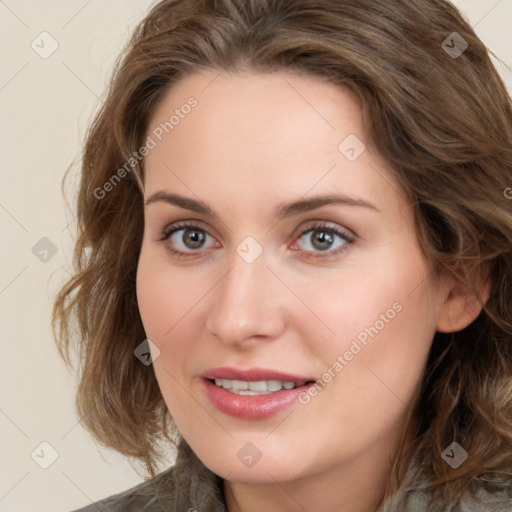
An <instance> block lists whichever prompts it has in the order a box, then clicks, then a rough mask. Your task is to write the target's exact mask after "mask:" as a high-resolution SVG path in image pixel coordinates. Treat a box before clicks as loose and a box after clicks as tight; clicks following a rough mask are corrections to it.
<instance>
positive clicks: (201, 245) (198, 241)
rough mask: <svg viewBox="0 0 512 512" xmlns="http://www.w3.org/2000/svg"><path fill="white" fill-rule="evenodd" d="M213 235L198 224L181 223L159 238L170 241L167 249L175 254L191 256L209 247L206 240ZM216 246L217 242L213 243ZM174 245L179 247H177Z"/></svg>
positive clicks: (159, 239) (161, 240)
mask: <svg viewBox="0 0 512 512" xmlns="http://www.w3.org/2000/svg"><path fill="white" fill-rule="evenodd" d="M208 237H210V238H212V239H213V237H211V235H209V234H208V233H207V232H206V231H205V230H204V229H202V228H201V227H200V226H198V225H196V224H189V223H180V224H174V225H173V226H172V227H171V228H169V229H167V230H166V231H164V232H163V233H162V234H161V236H160V237H159V238H158V240H157V241H158V242H164V241H167V240H168V241H170V242H171V243H170V244H167V245H168V247H167V249H168V250H169V252H171V253H173V254H177V255H178V256H179V257H181V256H185V257H188V256H191V255H193V254H194V253H196V252H198V251H199V250H201V249H207V248H208V247H207V246H205V241H206V240H207V238H208ZM213 246H215V244H213ZM174 247H177V249H175V248H174Z"/></svg>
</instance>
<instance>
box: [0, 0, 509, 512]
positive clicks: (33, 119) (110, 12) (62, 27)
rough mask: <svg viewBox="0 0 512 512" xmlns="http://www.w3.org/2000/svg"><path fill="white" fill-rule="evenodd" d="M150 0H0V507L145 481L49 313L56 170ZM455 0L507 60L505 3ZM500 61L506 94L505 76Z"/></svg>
mask: <svg viewBox="0 0 512 512" xmlns="http://www.w3.org/2000/svg"><path fill="white" fill-rule="evenodd" d="M154 3H155V2H151V1H149V0H125V1H124V2H123V1H121V0H109V1H108V2H106V1H99V0H66V1H64V0H47V1H45V2H36V1H35V0H32V1H29V0H6V1H1V0H0V44H1V47H2V67H1V68H0V109H1V112H2V114H1V122H0V130H1V132H0V140H1V141H2V151H1V152H0V169H1V171H0V172H1V173H2V176H1V178H2V181H1V182H2V186H1V188H0V228H1V233H2V241H1V247H2V251H1V254H2V264H1V268H0V311H1V336H2V354H1V356H0V365H1V367H0V379H1V380H0V386H1V389H2V393H1V395H0V432H1V437H0V439H1V440H0V443H1V452H0V511H9V512H35V511H37V512H46V511H52V512H59V511H69V510H72V509H75V508H78V507H79V506H83V505H86V504H89V503H90V502H91V501H95V500H98V499H100V498H102V497H105V496H107V495H111V494H114V493H117V492H120V491H122V490H124V489H127V488H129V487H131V486H133V485H135V484H136V483H138V482H140V481H142V479H141V477H139V476H138V475H137V473H136V472H135V471H134V469H133V468H132V467H131V466H130V465H129V463H128V462H127V461H125V460H123V459H122V458H121V457H120V456H119V455H116V454H114V453H111V452H109V451H106V450H104V449H102V448H100V447H98V446H97V445H96V444H95V443H94V442H93V441H92V439H91V438H90V436H89V435H88V434H87V433H86V432H85V431H84V430H83V428H82V427H81V425H80V422H79V420H78V418H77V416H76V413H75V411H74V406H73V395H74V389H75V384H76V383H75V381H74V378H73V376H72V375H70V374H69V372H68V371H67V370H66V368H65V367H64V365H63V363H62V362H61V361H60V359H59V357H58V355H57V351H56V348H55V346H54V342H53V339H52V336H51V330H50V325H49V318H50V311H51V302H52V298H53V296H54V293H55V291H56V289H57V288H58V286H59V283H61V282H62V281H63V280H64V279H65V278H66V276H67V272H68V269H70V268H71V267H70V261H71V259H70V258H71V250H72V233H73V231H72V230H73V229H74V227H75V226H74V222H73V220H74V219H73V216H72V214H71V212H70V211H69V210H67V209H66V207H65V203H64V200H63V198H62V194H61V189H60V186H61V178H62V175H63V173H64V171H65V169H66V167H67V166H68V165H69V164H70V163H71V162H72V159H73V158H74V157H76V156H77V155H78V153H79V151H80V143H81V141H82V139H83V135H84V133H85V129H86V127H87V124H88V122H89V120H90V119H91V115H92V112H93V110H94V109H95V108H96V107H97V106H98V104H99V98H100V97H101V96H102V93H103V91H104V88H105V84H106V79H107V77H108V75H109V73H110V71H111V68H112V64H113V61H114V59H115V57H116V56H117V54H118V52H119V51H120V50H121V49H122V47H123V45H124V43H125V41H126V39H127V37H128V35H129V33H130V31H131V29H132V28H133V27H134V25H135V24H136V23H137V22H138V21H139V20H140V19H141V18H142V16H143V15H144V13H145V12H146V11H147V10H148V8H149V7H150V5H152V4H154ZM455 3H456V5H457V6H458V7H459V8H460V9H461V10H462V11H463V13H465V14H466V15H467V17H468V19H469V21H470V22H471V24H472V25H473V26H474V27H476V31H477V33H478V34H479V36H480V37H481V38H482V40H483V41H484V42H485V43H486V45H487V46H488V47H489V48H490V49H492V50H493V51H494V52H495V53H497V54H498V55H499V56H500V58H501V59H502V60H503V61H504V62H505V63H506V64H507V65H508V66H510V67H512V33H511V31H510V20H511V19H512V0H457V1H456V2H455ZM44 31H46V32H48V33H49V34H50V35H51V38H53V39H54V40H55V41H56V42H57V44H58V48H57V50H56V51H55V52H54V53H53V54H52V55H50V56H49V57H48V58H46V59H43V58H41V57H40V56H39V54H38V53H36V51H35V50H33V49H32V47H31V44H32V42H33V41H34V40H35V41H36V43H34V44H37V43H38V41H40V40H41V37H45V38H46V39H45V45H44V49H46V50H48V49H50V48H51V44H52V42H51V39H50V38H49V36H39V35H40V34H41V32H44ZM54 44H55V43H54ZM39 45H40V48H39V49H38V51H40V52H41V51H44V49H43V48H42V47H41V46H42V44H41V43H39ZM497 67H498V70H499V71H500V73H501V74H502V76H503V77H504V78H505V80H506V81H507V86H508V88H509V91H512V73H511V72H510V71H509V70H507V69H506V68H504V67H502V66H501V65H500V64H497ZM74 175H76V169H75V174H74ZM69 184H70V186H71V187H72V186H73V180H70V182H69ZM69 194H70V195H69V198H70V200H71V199H73V197H74V193H72V192H71V191H70V193H69ZM43 237H47V238H48V239H50V240H51V242H52V244H53V245H54V246H55V248H56V250H57V252H56V254H55V255H53V256H52V253H51V252H49V253H48V255H47V256H46V258H47V261H46V262H42V261H40V259H38V257H36V255H34V254H33V252H32V248H33V247H34V246H35V245H36V244H37V243H39V244H43V245H44V244H45V243H48V242H44V241H43V242H39V241H40V240H41V239H42V238H43ZM38 247H39V246H36V248H38ZM43 249H44V247H43ZM39 250H41V248H40V247H39ZM36 252H37V251H36ZM41 256H44V255H43V253H41ZM42 442H47V443H49V444H50V445H51V447H53V449H54V450H55V451H56V453H57V454H58V457H57V458H56V460H55V461H54V462H53V463H52V464H51V465H50V466H49V467H48V468H47V469H43V468H41V467H40V466H39V465H38V464H37V463H36V462H35V461H34V459H35V460H37V461H38V462H39V463H42V464H44V463H45V462H46V463H48V462H51V459H50V457H51V448H48V447H47V446H45V445H43V446H40V443H42ZM34 450H35V451H34ZM31 454H33V457H34V459H33V458H32V456H31ZM171 461H172V457H170V458H169V464H170V463H171ZM162 469H163V468H162Z"/></svg>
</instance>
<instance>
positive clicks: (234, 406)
mask: <svg viewBox="0 0 512 512" xmlns="http://www.w3.org/2000/svg"><path fill="white" fill-rule="evenodd" d="M201 377H203V379H202V381H203V385H204V389H205V392H206V395H207V396H208V398H209V399H210V400H211V402H212V403H213V405H214V406H215V407H217V409H219V411H221V412H223V413H225V414H229V415H230V416H235V417H237V418H243V419H250V420H256V419H263V418H268V417H269V416H273V415H274V414H277V413H279V412H281V411H283V410H284V409H286V408H287V407H290V406H291V405H292V404H293V403H294V402H296V401H297V399H298V397H299V395H300V394H301V393H303V392H305V391H306V390H307V388H308V387H309V386H312V385H313V384H312V383H310V384H306V385H304V386H300V387H298V388H294V389H282V390H280V391H275V392H273V393H269V394H267V395H252V396H251V395H237V394H235V393H231V392H230V391H227V390H225V389H224V388H222V387H220V386H217V385H216V384H215V383H214V382H211V380H212V379H228V380H244V381H248V382H257V381H260V380H279V381H282V382H304V381H306V382H307V381H315V379H314V378H309V377H300V376H296V375H291V374H287V373H283V372H278V371H274V370H266V369H261V368H252V369H250V370H238V369H236V368H215V369H212V370H208V371H206V372H204V373H203V374H202V375H201Z"/></svg>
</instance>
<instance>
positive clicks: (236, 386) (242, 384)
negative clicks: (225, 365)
mask: <svg viewBox="0 0 512 512" xmlns="http://www.w3.org/2000/svg"><path fill="white" fill-rule="evenodd" d="M248 388H249V383H248V382H246V381H243V380H234V381H233V391H235V392H237V391H240V390H246V389H248Z"/></svg>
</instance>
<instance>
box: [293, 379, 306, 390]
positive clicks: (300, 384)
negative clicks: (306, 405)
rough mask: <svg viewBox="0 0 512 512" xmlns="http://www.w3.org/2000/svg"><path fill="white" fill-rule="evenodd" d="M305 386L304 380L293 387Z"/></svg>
mask: <svg viewBox="0 0 512 512" xmlns="http://www.w3.org/2000/svg"><path fill="white" fill-rule="evenodd" d="M304 384H306V381H305V380H301V381H300V382H297V385H296V386H295V387H297V388H300V386H304Z"/></svg>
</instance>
